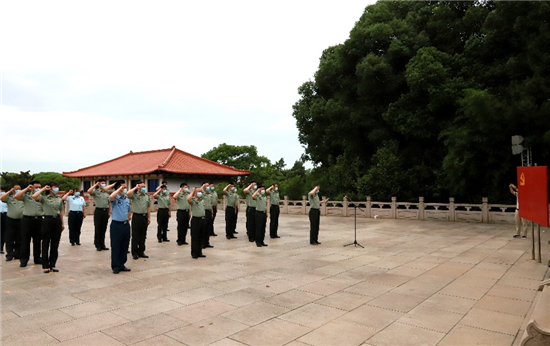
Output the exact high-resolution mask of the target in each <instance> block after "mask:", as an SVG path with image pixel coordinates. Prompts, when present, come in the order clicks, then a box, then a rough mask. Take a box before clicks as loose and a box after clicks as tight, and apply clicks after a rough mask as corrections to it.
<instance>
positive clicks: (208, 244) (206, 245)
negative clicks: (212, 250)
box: [204, 244, 214, 249]
mask: <svg viewBox="0 0 550 346" xmlns="http://www.w3.org/2000/svg"><path fill="white" fill-rule="evenodd" d="M207 247H214V245H210V244H208V245H206V246H205V247H204V248H205V249H206V248H207Z"/></svg>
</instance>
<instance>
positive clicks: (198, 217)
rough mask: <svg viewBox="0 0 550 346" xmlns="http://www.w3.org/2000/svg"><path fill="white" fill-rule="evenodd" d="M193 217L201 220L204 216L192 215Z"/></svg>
mask: <svg viewBox="0 0 550 346" xmlns="http://www.w3.org/2000/svg"><path fill="white" fill-rule="evenodd" d="M193 219H201V220H204V216H193Z"/></svg>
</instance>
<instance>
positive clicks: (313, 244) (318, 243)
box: [309, 243, 319, 245]
mask: <svg viewBox="0 0 550 346" xmlns="http://www.w3.org/2000/svg"><path fill="white" fill-rule="evenodd" d="M309 244H310V245H319V243H309Z"/></svg>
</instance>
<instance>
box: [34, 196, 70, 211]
mask: <svg viewBox="0 0 550 346" xmlns="http://www.w3.org/2000/svg"><path fill="white" fill-rule="evenodd" d="M38 202H39V203H40V204H42V206H43V210H44V215H45V216H59V214H60V212H61V211H63V207H64V206H65V205H64V203H63V199H62V198H61V197H59V196H52V195H47V196H44V195H40V197H38Z"/></svg>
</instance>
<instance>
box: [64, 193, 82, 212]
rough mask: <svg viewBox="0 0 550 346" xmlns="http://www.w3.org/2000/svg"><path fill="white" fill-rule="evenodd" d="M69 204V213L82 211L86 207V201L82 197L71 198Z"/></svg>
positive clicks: (68, 199)
mask: <svg viewBox="0 0 550 346" xmlns="http://www.w3.org/2000/svg"><path fill="white" fill-rule="evenodd" d="M67 202H68V203H69V211H82V208H83V207H85V206H86V200H85V199H84V198H83V197H81V196H78V197H76V196H69V197H67Z"/></svg>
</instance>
